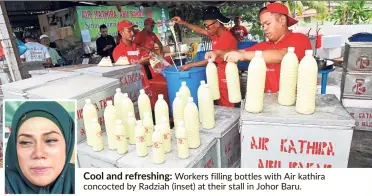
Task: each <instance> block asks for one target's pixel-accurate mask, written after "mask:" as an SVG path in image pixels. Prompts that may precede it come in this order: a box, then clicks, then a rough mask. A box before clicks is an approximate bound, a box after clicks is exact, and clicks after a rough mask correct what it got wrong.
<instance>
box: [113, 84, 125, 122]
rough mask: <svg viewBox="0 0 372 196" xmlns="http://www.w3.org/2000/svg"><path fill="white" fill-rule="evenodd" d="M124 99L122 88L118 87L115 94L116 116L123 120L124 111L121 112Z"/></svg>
mask: <svg viewBox="0 0 372 196" xmlns="http://www.w3.org/2000/svg"><path fill="white" fill-rule="evenodd" d="M122 100H123V93H122V92H121V89H120V88H117V89H116V93H115V95H114V106H115V108H116V118H117V119H119V120H123V116H122V114H121V113H122V112H121V102H122Z"/></svg>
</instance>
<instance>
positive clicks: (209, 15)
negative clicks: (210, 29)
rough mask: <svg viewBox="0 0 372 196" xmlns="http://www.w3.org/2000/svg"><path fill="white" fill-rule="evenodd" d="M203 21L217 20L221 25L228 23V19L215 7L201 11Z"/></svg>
mask: <svg viewBox="0 0 372 196" xmlns="http://www.w3.org/2000/svg"><path fill="white" fill-rule="evenodd" d="M203 20H218V21H220V22H222V23H228V22H230V19H229V18H226V17H225V16H224V15H222V13H221V12H220V10H219V9H218V8H217V7H214V6H209V7H207V8H206V9H204V10H203Z"/></svg>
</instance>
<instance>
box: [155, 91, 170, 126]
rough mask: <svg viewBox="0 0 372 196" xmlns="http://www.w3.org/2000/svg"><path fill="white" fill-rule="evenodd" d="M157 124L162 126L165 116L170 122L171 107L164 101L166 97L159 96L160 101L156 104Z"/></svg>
mask: <svg viewBox="0 0 372 196" xmlns="http://www.w3.org/2000/svg"><path fill="white" fill-rule="evenodd" d="M154 110H155V124H157V125H158V124H161V122H162V118H163V116H165V117H166V118H167V119H168V122H169V107H168V104H167V102H166V101H165V100H164V95H163V94H159V95H158V100H157V101H156V103H155V108H154Z"/></svg>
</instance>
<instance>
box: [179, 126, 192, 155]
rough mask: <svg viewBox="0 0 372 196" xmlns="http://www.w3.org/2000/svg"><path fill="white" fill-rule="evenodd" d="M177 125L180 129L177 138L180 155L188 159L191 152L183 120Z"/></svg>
mask: <svg viewBox="0 0 372 196" xmlns="http://www.w3.org/2000/svg"><path fill="white" fill-rule="evenodd" d="M177 127H178V129H177V132H176V138H177V149H178V157H179V158H180V159H187V158H189V156H190V152H189V144H188V142H187V132H186V129H185V126H184V123H183V121H181V122H179V123H178V126H177Z"/></svg>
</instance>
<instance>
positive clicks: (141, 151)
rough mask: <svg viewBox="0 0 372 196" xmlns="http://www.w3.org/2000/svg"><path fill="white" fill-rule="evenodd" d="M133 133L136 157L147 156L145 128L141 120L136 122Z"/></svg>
mask: <svg viewBox="0 0 372 196" xmlns="http://www.w3.org/2000/svg"><path fill="white" fill-rule="evenodd" d="M135 132H136V133H135V136H136V152H137V156H139V157H144V156H147V153H148V152H147V144H146V133H145V128H143V124H142V120H137V123H136V131H135Z"/></svg>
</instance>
